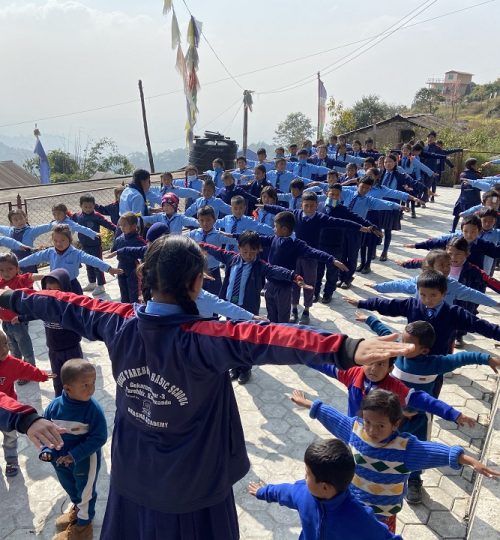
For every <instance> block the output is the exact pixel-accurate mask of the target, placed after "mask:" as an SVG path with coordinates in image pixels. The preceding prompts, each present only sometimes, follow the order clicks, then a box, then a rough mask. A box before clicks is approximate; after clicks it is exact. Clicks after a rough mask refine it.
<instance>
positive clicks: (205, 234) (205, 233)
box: [201, 231, 210, 242]
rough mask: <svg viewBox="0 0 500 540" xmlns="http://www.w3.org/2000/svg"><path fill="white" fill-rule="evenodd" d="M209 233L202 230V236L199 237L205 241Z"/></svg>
mask: <svg viewBox="0 0 500 540" xmlns="http://www.w3.org/2000/svg"><path fill="white" fill-rule="evenodd" d="M209 234H210V233H207V232H205V231H203V237H202V239H201V241H202V242H206V241H207V236H208V235H209Z"/></svg>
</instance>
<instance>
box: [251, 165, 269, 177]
mask: <svg viewBox="0 0 500 540" xmlns="http://www.w3.org/2000/svg"><path fill="white" fill-rule="evenodd" d="M254 171H260V172H261V173H262V174H263V175H264V179H265V178H266V172H267V171H266V167H265V166H264V165H257V167H255V169H254Z"/></svg>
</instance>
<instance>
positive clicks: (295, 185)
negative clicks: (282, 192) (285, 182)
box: [290, 178, 306, 191]
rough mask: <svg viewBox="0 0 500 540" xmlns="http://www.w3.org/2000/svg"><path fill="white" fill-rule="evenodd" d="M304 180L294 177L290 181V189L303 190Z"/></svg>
mask: <svg viewBox="0 0 500 540" xmlns="http://www.w3.org/2000/svg"><path fill="white" fill-rule="evenodd" d="M305 187H306V186H305V184H304V180H301V179H300V178H295V179H293V180H292V181H291V182H290V189H292V188H296V189H299V190H300V191H304V188H305Z"/></svg>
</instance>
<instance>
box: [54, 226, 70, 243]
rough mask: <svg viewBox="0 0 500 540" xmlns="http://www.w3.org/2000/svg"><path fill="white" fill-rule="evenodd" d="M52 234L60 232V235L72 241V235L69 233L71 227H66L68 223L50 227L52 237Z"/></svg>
mask: <svg viewBox="0 0 500 540" xmlns="http://www.w3.org/2000/svg"><path fill="white" fill-rule="evenodd" d="M54 234H61V235H62V236H65V237H66V238H67V239H68V240H69V242H70V243H71V242H73V235H72V234H71V229H70V228H69V227H68V225H63V224H60V225H56V226H55V227H54V228H53V229H52V237H54Z"/></svg>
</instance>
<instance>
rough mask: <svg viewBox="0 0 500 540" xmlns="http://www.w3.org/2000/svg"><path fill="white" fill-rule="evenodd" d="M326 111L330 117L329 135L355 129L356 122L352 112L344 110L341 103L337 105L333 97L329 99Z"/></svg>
mask: <svg viewBox="0 0 500 540" xmlns="http://www.w3.org/2000/svg"><path fill="white" fill-rule="evenodd" d="M326 110H327V111H328V114H329V115H330V124H329V128H328V133H329V134H331V135H333V134H335V133H346V132H347V131H352V130H353V129H355V128H356V120H355V118H354V114H353V112H352V110H351V109H346V108H345V107H344V104H343V103H342V101H339V102H338V103H337V102H336V101H335V99H334V98H333V97H331V98H329V99H328V101H327V103H326Z"/></svg>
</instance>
